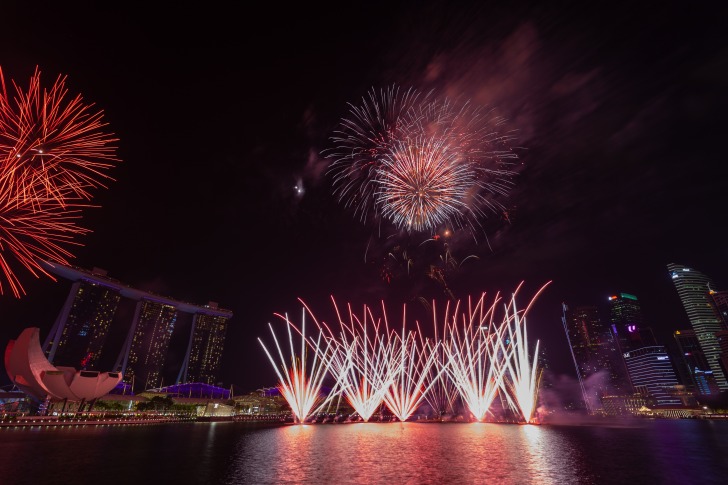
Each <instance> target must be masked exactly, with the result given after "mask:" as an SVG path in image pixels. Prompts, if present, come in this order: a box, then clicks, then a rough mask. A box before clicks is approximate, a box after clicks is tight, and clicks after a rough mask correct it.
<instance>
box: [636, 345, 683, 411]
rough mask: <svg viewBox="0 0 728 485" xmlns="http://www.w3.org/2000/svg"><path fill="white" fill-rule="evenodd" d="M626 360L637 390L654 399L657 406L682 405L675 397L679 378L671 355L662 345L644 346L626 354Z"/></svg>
mask: <svg viewBox="0 0 728 485" xmlns="http://www.w3.org/2000/svg"><path fill="white" fill-rule="evenodd" d="M624 361H625V362H626V364H627V369H628V370H629V376H630V379H631V380H632V385H633V386H634V388H635V390H636V391H637V392H639V393H640V394H642V395H644V396H645V397H648V398H651V399H652V400H654V404H655V405H657V406H680V405H681V404H682V401H681V400H680V399H679V398H677V397H673V392H672V391H673V390H674V389H675V386H677V378H676V377H675V371H674V370H673V368H672V363H671V362H670V357H669V356H668V355H667V352H666V351H665V348H664V347H663V346H661V345H654V346H650V347H642V348H640V349H637V350H632V351H629V352H626V353H625V354H624Z"/></svg>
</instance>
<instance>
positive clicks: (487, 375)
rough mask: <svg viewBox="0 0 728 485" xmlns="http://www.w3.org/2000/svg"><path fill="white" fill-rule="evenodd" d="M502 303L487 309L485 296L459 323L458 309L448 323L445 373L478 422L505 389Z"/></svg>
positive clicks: (445, 342)
mask: <svg viewBox="0 0 728 485" xmlns="http://www.w3.org/2000/svg"><path fill="white" fill-rule="evenodd" d="M498 301H499V297H497V296H496V299H495V301H494V302H493V304H492V305H491V306H490V307H489V308H487V309H486V307H485V293H483V294H482V295H481V297H480V298H479V299H478V301H477V302H476V304H475V305H474V306H473V305H472V302H471V300H468V310H467V312H463V313H462V315H460V316H461V319H460V321H458V309H457V308H456V309H455V312H454V313H453V315H452V320H450V321H449V322H448V321H445V335H443V338H444V343H443V345H444V347H445V354H446V356H447V365H446V370H447V373H448V375H449V376H450V378H451V379H452V381H453V383H454V384H455V387H456V388H457V390H458V392H459V393H460V396H461V398H462V400H463V402H464V403H465V405H466V406H467V408H468V410H469V411H470V413H471V414H472V415H473V417H474V418H475V419H476V420H477V421H483V420H485V416H486V414H487V413H488V412H489V410H490V406H491V404H492V403H493V400H494V399H495V397H496V396H497V394H498V390H499V389H500V388H501V387H502V381H503V372H502V363H501V359H502V355H501V354H502V353H501V352H499V350H500V349H501V344H500V340H501V338H502V337H503V333H504V330H505V326H504V325H503V324H497V323H496V322H495V320H494V315H495V308H496V305H497V303H498Z"/></svg>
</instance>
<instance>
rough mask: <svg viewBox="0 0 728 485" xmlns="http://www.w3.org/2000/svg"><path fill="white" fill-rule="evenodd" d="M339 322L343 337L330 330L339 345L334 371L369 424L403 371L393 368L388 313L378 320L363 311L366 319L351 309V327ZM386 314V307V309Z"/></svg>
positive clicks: (394, 350)
mask: <svg viewBox="0 0 728 485" xmlns="http://www.w3.org/2000/svg"><path fill="white" fill-rule="evenodd" d="M334 308H335V309H336V314H337V316H338V319H339V333H338V335H337V334H335V333H334V332H333V331H332V329H331V328H330V327H328V326H326V327H325V328H327V329H328V331H329V333H328V335H329V337H330V338H331V340H332V341H334V342H336V344H337V345H336V350H335V351H334V352H333V353H332V357H331V370H332V373H333V375H334V377H335V379H336V382H337V387H339V388H340V389H341V392H342V393H343V395H344V396H345V397H346V399H347V401H349V404H351V406H352V407H353V408H354V409H355V410H356V412H357V413H358V414H359V416H360V417H361V418H362V419H363V420H364V421H369V419H370V418H371V417H372V415H373V414H374V412H375V411H376V410H377V408H379V406H380V405H381V404H382V401H383V400H384V396H385V394H386V393H387V391H388V390H389V388H390V386H392V384H393V383H394V381H395V379H396V377H397V372H398V371H399V368H398V367H397V366H395V365H392V363H393V361H394V359H395V357H394V356H395V353H396V347H395V342H394V339H393V335H392V333H391V332H390V331H389V325H388V322H387V318H386V311H384V318H383V319H382V318H375V317H374V314H373V313H372V311H371V309H370V308H369V307H367V306H365V307H364V308H363V312H362V316H361V317H359V316H357V315H355V314H354V312H353V310H352V308H351V305H347V309H348V316H349V318H348V323H347V322H345V321H344V320H343V319H342V317H341V312H340V311H339V308H338V306H337V305H336V302H335V301H334ZM382 308H383V310H384V306H382Z"/></svg>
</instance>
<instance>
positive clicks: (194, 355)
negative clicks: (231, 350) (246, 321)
mask: <svg viewBox="0 0 728 485" xmlns="http://www.w3.org/2000/svg"><path fill="white" fill-rule="evenodd" d="M206 307H207V308H209V309H210V312H209V313H203V312H204V310H201V311H200V312H198V313H195V315H194V317H193V319H192V332H191V334H190V342H189V345H188V348H187V355H186V357H185V361H184V362H183V364H182V368H181V369H180V374H179V376H178V378H177V382H202V383H205V384H215V383H216V382H217V378H218V372H219V370H220V362H221V360H222V350H223V345H224V343H225V332H226V330H227V323H228V320H229V319H230V317H231V316H232V313H231V312H229V311H227V310H217V303H214V302H210V303H208V304H207V305H206ZM213 310H216V311H214V312H213Z"/></svg>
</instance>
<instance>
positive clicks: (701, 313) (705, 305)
mask: <svg viewBox="0 0 728 485" xmlns="http://www.w3.org/2000/svg"><path fill="white" fill-rule="evenodd" d="M667 270H668V272H669V274H670V277H671V278H672V282H673V284H674V285H675V289H676V290H677V294H678V295H679V296H680V301H682V304H683V307H684V308H685V312H686V313H687V314H688V319H689V320H690V325H691V326H692V327H693V330H694V331H695V336H696V337H697V339H698V343H699V344H700V348H701V349H702V350H703V355H705V358H706V359H707V361H708V366H709V367H710V370H711V371H713V376H714V377H715V381H716V383H717V384H718V387H719V388H720V389H721V390H722V391H724V390H728V380H726V375H725V373H724V372H723V369H722V367H721V365H720V345H719V343H718V338H717V337H716V335H715V334H716V333H717V332H720V331H721V330H722V328H723V322H722V319H721V318H720V316H719V315H718V313H717V311H716V308H715V306H714V303H713V299H712V298H711V292H713V291H715V285H714V284H713V282H712V281H711V280H710V278H708V277H707V276H705V275H704V274H703V273H701V272H700V271H696V270H694V269H692V268H688V267H687V266H683V265H680V264H674V263H670V264H668V265H667Z"/></svg>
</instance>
